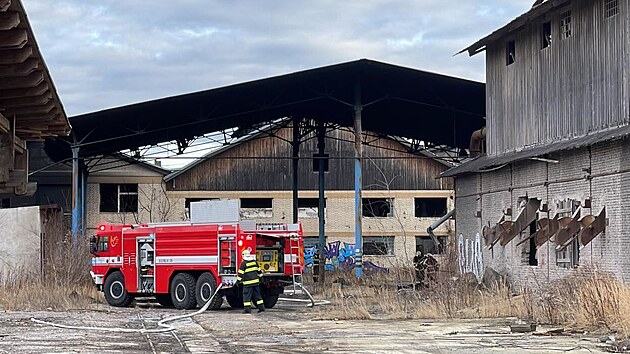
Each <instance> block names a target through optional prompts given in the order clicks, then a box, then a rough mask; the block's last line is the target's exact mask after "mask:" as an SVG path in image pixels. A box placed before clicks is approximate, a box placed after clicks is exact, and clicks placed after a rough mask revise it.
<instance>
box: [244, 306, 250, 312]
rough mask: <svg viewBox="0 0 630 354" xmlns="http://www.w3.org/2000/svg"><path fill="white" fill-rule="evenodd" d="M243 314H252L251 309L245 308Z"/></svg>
mask: <svg viewBox="0 0 630 354" xmlns="http://www.w3.org/2000/svg"><path fill="white" fill-rule="evenodd" d="M243 313H252V309H250V308H249V307H245V309H244V310H243Z"/></svg>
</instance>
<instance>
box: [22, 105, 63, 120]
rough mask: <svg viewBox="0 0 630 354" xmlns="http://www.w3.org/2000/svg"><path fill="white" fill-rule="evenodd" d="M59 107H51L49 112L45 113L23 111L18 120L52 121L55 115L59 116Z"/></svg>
mask: <svg viewBox="0 0 630 354" xmlns="http://www.w3.org/2000/svg"><path fill="white" fill-rule="evenodd" d="M59 111H60V110H59V107H58V106H55V107H53V109H51V110H50V111H48V112H44V113H37V112H35V113H23V114H20V115H19V117H18V122H19V123H21V122H25V121H29V122H32V121H40V122H47V123H48V122H50V121H51V120H53V119H55V117H57V115H58V114H59Z"/></svg>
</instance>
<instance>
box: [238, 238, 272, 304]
mask: <svg viewBox="0 0 630 354" xmlns="http://www.w3.org/2000/svg"><path fill="white" fill-rule="evenodd" d="M241 254H242V256H243V262H241V266H240V267H239V269H238V276H237V277H236V282H237V284H242V285H243V307H245V309H244V310H243V313H251V312H252V310H251V308H252V307H253V306H252V305H253V304H254V302H255V304H256V307H258V312H263V311H265V304H264V303H263V299H262V296H261V295H260V278H262V270H261V269H260V267H259V266H258V262H256V256H255V255H252V254H250V252H249V251H248V250H244V251H243V253H241Z"/></svg>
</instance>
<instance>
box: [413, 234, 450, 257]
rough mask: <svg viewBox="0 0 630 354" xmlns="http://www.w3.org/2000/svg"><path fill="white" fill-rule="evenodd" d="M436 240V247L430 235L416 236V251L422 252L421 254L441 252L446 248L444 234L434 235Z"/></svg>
mask: <svg viewBox="0 0 630 354" xmlns="http://www.w3.org/2000/svg"><path fill="white" fill-rule="evenodd" d="M436 238H437V240H438V247H436V246H435V242H433V239H432V238H431V237H430V236H416V252H422V254H427V253H431V254H443V253H444V249H445V248H446V239H447V237H446V236H436Z"/></svg>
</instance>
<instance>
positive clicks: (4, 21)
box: [0, 11, 20, 31]
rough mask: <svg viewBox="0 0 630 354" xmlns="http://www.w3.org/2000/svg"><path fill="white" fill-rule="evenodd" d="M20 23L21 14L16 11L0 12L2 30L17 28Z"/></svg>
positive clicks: (0, 28) (0, 27)
mask: <svg viewBox="0 0 630 354" xmlns="http://www.w3.org/2000/svg"><path fill="white" fill-rule="evenodd" d="M19 24H20V14H19V13H17V12H15V11H7V12H0V31H7V30H10V29H13V28H16V27H17V26H18V25H19Z"/></svg>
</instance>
